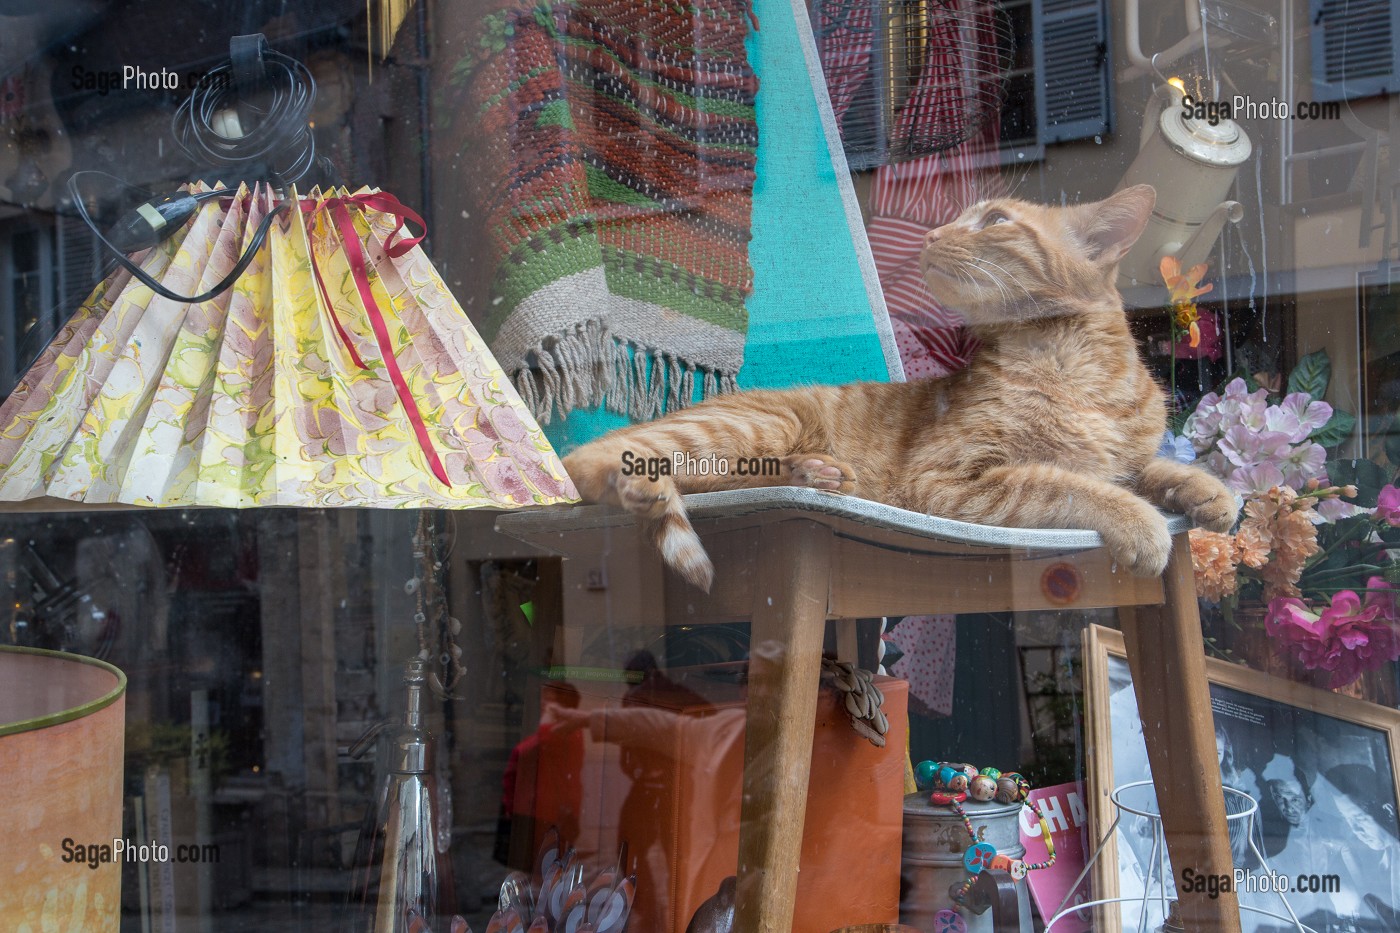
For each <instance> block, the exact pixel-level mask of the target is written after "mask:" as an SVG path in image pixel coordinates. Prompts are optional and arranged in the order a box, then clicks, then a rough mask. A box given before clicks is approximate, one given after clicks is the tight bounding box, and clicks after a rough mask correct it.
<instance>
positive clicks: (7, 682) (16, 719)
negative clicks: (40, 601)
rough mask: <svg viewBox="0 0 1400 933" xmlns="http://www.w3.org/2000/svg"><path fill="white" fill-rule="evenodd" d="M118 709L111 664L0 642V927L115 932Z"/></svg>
mask: <svg viewBox="0 0 1400 933" xmlns="http://www.w3.org/2000/svg"><path fill="white" fill-rule="evenodd" d="M125 714H126V675H125V674H123V673H122V672H121V671H119V670H117V669H116V668H115V667H113V666H112V665H110V664H107V663H105V662H102V661H98V660H95V659H93V658H84V657H79V656H77V655H72V654H63V653H60V652H57V651H40V650H37V649H33V648H14V647H8V646H0V786H3V788H4V791H3V793H0V827H4V829H3V830H0V837H2V838H3V839H4V845H3V846H0V930H5V931H11V930H14V931H19V930H32V931H34V933H39V931H41V930H82V931H83V933H117V930H118V928H119V926H120V922H121V894H120V887H121V864H120V862H118V861H116V860H111V861H103V860H102V859H101V857H100V856H99V858H98V859H97V861H96V867H92V861H91V860H90V859H89V858H88V857H87V856H88V854H89V853H90V852H93V853H96V852H100V849H95V848H89V846H92V847H100V846H103V845H106V846H111V845H112V841H113V840H114V839H117V838H119V837H120V836H121V835H122V753H123V737H124V721H125ZM65 840H66V842H65ZM80 850H81V852H82V856H81V857H80V856H78V855H77V853H78V852H79V851H80ZM65 858H67V859H68V861H65Z"/></svg>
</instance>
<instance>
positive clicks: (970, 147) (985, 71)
mask: <svg viewBox="0 0 1400 933" xmlns="http://www.w3.org/2000/svg"><path fill="white" fill-rule="evenodd" d="M967 3H968V5H967V6H966V7H964V10H963V13H964V18H966V17H967V16H974V17H975V21H976V22H979V23H982V24H983V25H984V28H982V29H980V30H979V31H980V32H981V33H982V34H981V35H979V36H978V37H977V41H973V42H965V41H962V40H960V29H959V28H956V26H955V25H954V21H953V19H952V18H947V19H945V20H943V21H942V24H941V25H939V24H936V25H935V27H934V29H933V32H932V37H933V42H932V43H931V45H932V50H931V52H930V54H929V56H928V58H927V60H926V61H925V63H924V69H923V72H922V74H921V77H920V81H919V82H918V84H917V85H916V86H915V88H914V90H913V91H912V92H911V94H910V98H909V103H908V104H907V105H906V106H905V107H904V109H903V110H902V111H901V112H900V117H899V120H898V126H897V127H896V133H897V134H898V133H910V132H917V131H918V126H919V125H920V124H921V122H922V123H930V122H933V123H937V122H938V121H939V114H940V113H943V114H945V118H946V113H947V110H945V108H948V109H955V111H954V112H956V110H961V109H963V108H964V107H965V103H964V98H965V97H968V96H971V95H973V94H974V93H976V91H977V90H978V89H977V88H976V87H975V86H971V85H970V84H969V82H968V78H967V76H968V75H992V74H995V73H996V63H995V60H994V53H993V52H991V51H990V50H992V49H994V48H995V39H996V37H995V33H994V30H993V29H992V26H991V16H992V12H991V8H990V7H989V6H988V5H987V4H986V3H985V2H982V0H967ZM989 55H991V56H992V58H991V59H989V58H988V56H989ZM998 138H999V134H998V126H997V120H996V119H995V117H994V118H993V119H989V120H987V121H986V123H985V124H984V125H983V127H982V128H981V130H980V131H979V132H977V133H976V134H974V135H973V136H972V137H971V138H970V139H968V140H967V141H966V142H964V143H962V144H961V145H958V146H955V147H953V148H952V149H947V150H944V151H942V152H939V153H937V154H935V155H931V156H928V157H926V158H922V159H916V160H914V161H911V162H901V163H896V164H892V165H885V166H882V167H881V168H879V169H877V170H876V172H875V183H874V186H873V189H872V192H871V214H872V219H871V222H870V225H869V228H868V231H867V232H868V234H869V237H870V247H871V250H872V251H873V252H874V255H875V268H876V270H877V271H878V272H879V275H880V285H881V288H882V289H883V290H884V293H885V304H886V306H887V307H888V308H889V311H890V318H891V323H892V324H893V326H894V333H895V340H896V343H897V344H898V346H899V355H900V359H901V361H902V362H903V364H904V373H905V376H906V377H907V378H909V379H932V378H939V377H941V376H946V375H948V374H949V373H952V372H956V371H957V370H959V369H961V368H962V367H964V366H966V365H967V361H968V360H969V359H971V357H972V352H973V350H975V349H976V346H977V344H976V341H975V340H974V339H973V338H972V337H971V336H969V335H968V334H967V332H966V331H965V330H964V329H963V327H962V322H961V320H960V319H959V318H958V317H957V316H956V315H954V314H953V313H951V312H949V311H948V310H946V309H944V308H942V307H940V306H939V305H938V303H937V302H936V301H934V300H933V296H932V295H930V294H929V293H928V289H927V288H925V287H924V281H923V277H922V276H921V275H920V274H919V265H918V256H919V250H920V249H921V248H922V246H923V238H924V234H925V233H926V232H927V231H928V230H929V229H930V228H932V227H936V226H938V225H939V224H943V223H947V222H948V221H950V220H952V219H953V218H954V217H956V216H957V215H958V214H959V213H961V212H962V210H963V208H965V207H966V206H967V205H969V204H972V203H973V202H975V201H977V200H979V199H980V198H983V197H987V196H990V195H991V194H993V193H994V192H995V191H996V190H997V189H998V184H999V181H1000V175H999V174H998V172H997V171H996V169H995V168H994V166H995V165H996V161H995V154H996V149H997V141H998Z"/></svg>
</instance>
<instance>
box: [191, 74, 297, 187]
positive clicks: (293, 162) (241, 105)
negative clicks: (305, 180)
mask: <svg viewBox="0 0 1400 933" xmlns="http://www.w3.org/2000/svg"><path fill="white" fill-rule="evenodd" d="M261 64H262V66H263V68H264V69H265V71H266V72H268V74H266V76H265V77H264V79H263V80H261V81H259V82H258V84H257V85H256V86H255V87H252V88H250V87H241V86H239V84H238V82H237V80H236V78H237V75H235V73H234V64H233V62H232V61H227V62H224V63H223V64H222V65H219V66H218V67H216V68H215V69H214V70H213V71H210V72H209V73H208V74H207V75H206V76H205V77H204V78H203V79H202V80H201V82H200V86H199V87H196V88H195V89H194V90H193V91H191V92H190V96H189V97H187V98H186V99H185V102H184V103H182V104H181V105H180V108H179V109H178V110H176V111H175V114H174V116H172V117H171V118H170V131H171V133H172V134H173V135H174V137H175V140H176V142H178V143H179V144H180V147H181V148H183V149H184V150H185V152H187V153H188V154H189V156H190V158H192V159H194V160H195V161H196V162H208V163H211V164H213V165H214V166H215V167H216V168H230V169H242V168H246V167H248V166H249V165H250V164H252V163H254V162H257V161H259V160H267V161H268V162H269V163H272V162H285V165H284V166H283V167H281V168H277V167H275V166H272V165H271V164H269V170H270V171H271V174H272V176H273V181H274V182H275V183H276V185H277V187H286V186H287V185H290V184H292V183H293V182H295V181H298V180H299V179H300V178H301V177H302V176H303V175H305V174H306V173H307V172H308V171H309V170H310V169H311V166H312V165H313V164H315V161H316V137H315V135H314V134H313V133H312V132H311V127H310V124H309V122H308V118H309V117H310V114H311V105H312V104H313V103H314V102H315V100H316V81H315V79H314V78H312V77H311V72H310V70H309V69H307V67H306V66H305V65H303V64H302V63H301V62H299V61H297V60H296V59H295V58H292V57H291V56H289V55H283V54H282V53H281V52H275V51H273V50H272V49H268V48H265V47H264V48H263V50H262V52H261ZM255 97H256V98H257V99H256V100H254V99H253V98H255ZM249 117H255V118H256V119H255V120H254V122H253V123H252V125H251V126H248V127H244V126H243V121H244V120H245V119H248V118H249ZM230 124H232V125H230ZM230 133H235V134H237V135H229V134H230Z"/></svg>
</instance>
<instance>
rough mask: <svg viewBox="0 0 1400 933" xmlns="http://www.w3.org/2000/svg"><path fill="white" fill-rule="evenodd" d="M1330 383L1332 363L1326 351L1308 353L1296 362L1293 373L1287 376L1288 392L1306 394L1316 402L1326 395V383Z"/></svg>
mask: <svg viewBox="0 0 1400 933" xmlns="http://www.w3.org/2000/svg"><path fill="white" fill-rule="evenodd" d="M1331 381H1332V361H1331V360H1329V359H1328V358H1327V351H1326V350H1318V351H1317V352H1316V353H1309V354H1308V355H1307V356H1305V357H1303V358H1302V359H1301V360H1299V361H1298V365H1297V366H1295V367H1293V372H1291V373H1289V374H1288V391H1289V393H1290V394H1291V393H1293V392H1306V393H1308V395H1310V396H1312V397H1313V398H1314V399H1316V400H1321V398H1322V396H1323V395H1325V394H1326V393H1327V383H1329V382H1331Z"/></svg>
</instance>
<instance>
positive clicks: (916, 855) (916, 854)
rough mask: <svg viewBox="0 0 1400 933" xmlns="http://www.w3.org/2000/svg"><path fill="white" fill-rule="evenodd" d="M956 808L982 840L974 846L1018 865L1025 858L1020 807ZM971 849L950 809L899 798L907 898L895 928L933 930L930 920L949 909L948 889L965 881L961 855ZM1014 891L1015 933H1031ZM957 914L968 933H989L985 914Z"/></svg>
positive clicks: (970, 804)
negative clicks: (1018, 932)
mask: <svg viewBox="0 0 1400 933" xmlns="http://www.w3.org/2000/svg"><path fill="white" fill-rule="evenodd" d="M962 807H963V812H964V813H966V814H967V816H968V819H969V820H971V822H972V828H973V830H974V831H975V832H979V833H982V834H983V839H982V840H980V841H984V842H987V843H990V844H991V845H992V846H994V847H995V848H996V850H997V852H998V854H1001V855H1005V856H1007V857H1009V858H1013V859H1019V858H1021V857H1022V856H1024V855H1025V854H1026V847H1025V846H1023V845H1022V844H1021V830H1020V815H1021V804H1019V803H1014V804H1003V803H994V802H988V803H979V802H977V801H975V800H969V801H967V802H966V803H964V804H963V805H962ZM972 843H973V840H971V839H968V838H967V828H966V827H965V826H963V821H962V819H961V818H960V817H959V816H958V815H957V813H955V812H953V809H952V808H951V807H938V806H934V805H933V804H931V803H929V801H928V795H927V794H922V793H918V794H909V795H908V796H906V797H905V798H904V847H903V858H902V864H901V874H902V875H903V879H904V881H905V882H906V884H907V889H906V890H907V892H908V893H907V894H906V896H905V898H904V900H903V901H902V902H901V903H900V905H899V920H900V922H901V923H907V924H909V925H910V926H914V927H918V928H919V929H921V930H931V929H933V915H934V914H936V913H938V911H940V910H942V909H944V908H946V907H951V906H953V904H952V901H951V899H950V898H949V896H948V889H949V888H950V887H952V886H953V885H955V884H958V883H960V882H962V881H963V880H965V879H966V878H967V871H966V869H964V868H963V854H964V853H965V852H967V848H968V846H970V845H972ZM1016 888H1017V890H1016V902H1017V904H1018V905H1019V907H1020V918H1019V919H1020V930H1021V933H1033V929H1034V928H1033V926H1032V924H1031V904H1030V894H1029V892H1028V890H1027V888H1026V884H1025V882H1024V881H1023V882H1020V883H1019V884H1017V886H1016ZM961 913H962V915H963V919H964V920H966V921H967V929H968V933H992V912H991V910H987V911H986V912H984V913H981V914H974V913H972V912H971V911H968V910H963V911H961Z"/></svg>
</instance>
